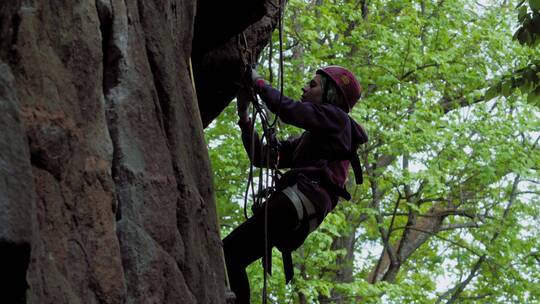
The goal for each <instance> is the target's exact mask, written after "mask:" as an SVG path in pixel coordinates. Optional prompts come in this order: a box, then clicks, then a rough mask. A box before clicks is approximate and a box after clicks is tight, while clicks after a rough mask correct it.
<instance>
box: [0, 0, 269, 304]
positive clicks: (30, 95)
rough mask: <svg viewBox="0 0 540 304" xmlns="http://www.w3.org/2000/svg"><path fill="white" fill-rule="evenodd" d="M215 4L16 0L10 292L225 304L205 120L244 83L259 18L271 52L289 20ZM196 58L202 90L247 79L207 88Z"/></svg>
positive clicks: (0, 172)
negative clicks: (218, 8)
mask: <svg viewBox="0 0 540 304" xmlns="http://www.w3.org/2000/svg"><path fill="white" fill-rule="evenodd" d="M208 2H209V1H198V2H197V1H195V0H168V1H160V0H152V1H142V0H124V1H120V0H95V1H53V0H42V1H35V0H10V1H1V2H0V130H1V132H0V269H2V271H1V272H0V278H1V279H2V281H3V282H6V280H8V281H7V282H9V283H8V284H7V285H4V286H2V287H0V290H1V291H2V292H1V293H2V302H4V300H7V303H25V302H27V303H55V304H58V303H70V304H73V303H225V299H224V294H225V277H224V276H225V275H224V268H223V262H222V251H221V240H220V236H219V230H218V226H217V219H216V210H215V202H214V199H213V187H212V175H211V169H210V165H209V160H208V155H207V150H206V143H205V142H204V137H203V121H202V120H201V117H203V119H204V121H205V123H204V125H207V124H208V123H209V122H210V121H211V120H212V119H214V118H215V117H216V116H217V115H218V114H219V112H221V110H222V109H223V108H224V107H225V106H226V105H227V103H229V102H230V100H231V99H232V98H233V97H234V95H235V94H236V90H237V88H238V86H237V83H238V80H239V78H240V75H241V73H238V71H242V65H241V60H240V57H239V55H238V51H237V49H236V48H234V47H232V46H233V45H234V43H235V42H236V40H235V39H236V37H237V35H238V34H239V33H240V32H241V31H243V30H244V29H245V28H246V27H247V26H249V25H250V24H252V23H255V22H256V23H255V24H253V25H251V26H250V27H249V29H247V30H246V36H247V37H249V38H248V39H250V40H251V43H252V44H251V46H250V47H251V48H252V52H253V53H254V54H255V55H254V56H256V55H257V54H258V53H259V52H260V50H261V49H262V46H263V45H264V44H265V43H266V42H267V41H268V38H269V35H270V34H271V31H272V29H273V27H274V26H275V23H276V20H277V19H276V17H277V15H276V9H275V8H273V9H270V10H269V9H268V7H269V4H268V2H269V1H255V0H252V1H246V0H244V1H235V2H233V3H232V4H230V6H227V8H228V10H227V11H226V12H229V13H231V14H233V13H234V12H236V14H238V16H228V15H225V16H224V15H219V16H220V17H221V19H219V18H217V17H216V16H218V14H216V13H215V11H213V10H214V8H213V7H210V5H211V3H208ZM221 5H223V4H221ZM235 6H236V7H235ZM246 6H247V7H249V8H250V10H249V11H250V12H252V13H250V14H245V13H241V12H242V9H243V8H244V9H245V7H246ZM238 9H239V10H238ZM265 14H266V15H265ZM263 15H265V16H263ZM261 18H262V19H261ZM216 19H217V20H216ZM212 20H213V21H217V22H224V24H228V27H227V28H226V29H224V30H223V31H218V32H215V31H214V32H213V31H212V30H210V29H209V28H208V24H209V22H210V21H212ZM230 20H233V21H232V22H231V21H230ZM214 25H215V24H212V26H214ZM194 35H197V36H194ZM214 36H215V37H214ZM193 43H195V44H193ZM192 50H196V52H193V54H192ZM191 57H193V62H194V64H193V65H194V66H195V74H196V75H197V80H196V82H197V85H198V86H199V87H200V88H198V89H199V92H202V91H205V92H206V91H212V89H213V84H212V82H211V81H212V79H214V77H216V76H220V77H227V74H230V73H233V71H236V72H235V73H236V74H235V75H236V76H234V77H230V76H229V78H228V81H227V82H224V83H221V84H220V87H219V90H214V92H215V93H213V94H212V93H205V94H206V95H205V94H201V93H199V98H198V99H197V96H196V94H195V91H194V88H193V84H192V80H191V78H190V68H189V66H190V64H189V62H190V58H191ZM215 67H227V68H231V69H232V70H227V69H223V68H222V69H220V70H219V73H211V75H210V71H214V70H215ZM223 90H226V91H227V93H226V94H224V93H223ZM199 106H201V109H202V108H204V109H203V110H202V111H199Z"/></svg>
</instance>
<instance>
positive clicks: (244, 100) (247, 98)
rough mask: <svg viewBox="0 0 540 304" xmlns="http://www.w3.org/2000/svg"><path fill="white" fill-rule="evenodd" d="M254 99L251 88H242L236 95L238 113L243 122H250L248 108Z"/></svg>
mask: <svg viewBox="0 0 540 304" xmlns="http://www.w3.org/2000/svg"><path fill="white" fill-rule="evenodd" d="M252 98H253V95H252V92H251V88H240V90H238V93H237V94H236V111H237V112H238V117H239V118H240V121H241V122H247V121H248V120H249V114H248V108H249V103H250V102H251V99H252Z"/></svg>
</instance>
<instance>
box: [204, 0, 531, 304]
mask: <svg viewBox="0 0 540 304" xmlns="http://www.w3.org/2000/svg"><path fill="white" fill-rule="evenodd" d="M364 4H365V5H364ZM523 5H530V7H529V8H528V10H527V12H530V14H529V15H530V16H529V17H530V18H534V16H536V15H534V11H533V10H534V9H535V7H536V6H535V5H536V2H535V1H529V2H527V3H525V4H523ZM529 9H530V11H529ZM520 10H522V9H520ZM517 13H518V12H516V10H515V7H513V6H510V5H508V4H506V1H502V0H501V1H495V0H493V1H481V3H476V2H471V1H465V0H446V1H444V0H438V1H421V0H414V1H413V0H409V1H397V0H373V1H354V0H329V1H307V0H290V1H289V3H288V6H287V9H286V16H285V35H284V38H285V41H284V49H285V52H284V55H285V61H284V63H285V73H284V74H285V81H284V84H285V90H284V91H285V94H287V95H289V96H291V97H293V98H299V96H300V92H301V91H300V90H299V88H301V87H302V86H303V84H304V83H305V82H306V81H307V80H309V77H310V75H311V74H312V73H313V71H314V70H315V69H316V68H317V67H319V66H321V65H325V64H340V65H343V66H346V67H348V68H351V69H352V70H353V71H354V72H355V74H356V75H358V76H359V79H360V81H361V83H362V84H363V87H364V93H363V101H362V102H361V103H360V104H359V105H358V106H357V107H356V108H355V109H354V111H353V113H352V114H351V115H352V116H353V117H354V118H355V119H356V120H357V121H359V122H361V123H363V124H364V126H365V127H366V128H367V129H368V133H369V135H370V142H369V143H368V144H367V145H365V146H364V147H362V148H361V150H360V151H359V152H360V153H361V157H362V159H363V163H364V167H365V169H366V170H365V171H366V172H365V174H366V176H365V180H366V182H365V183H364V184H363V185H359V186H356V185H353V184H350V185H349V190H350V192H351V193H353V199H352V200H351V202H343V201H342V202H341V203H340V204H338V207H337V208H336V209H335V210H334V211H333V212H332V213H331V214H330V215H329V216H328V217H327V218H326V219H325V221H324V222H323V224H322V225H321V227H319V229H318V230H317V231H316V232H315V233H313V234H312V235H310V236H309V237H308V239H307V241H306V243H305V244H304V245H303V246H302V247H301V249H299V250H298V251H297V252H296V253H295V254H294V256H293V259H294V261H295V266H296V269H295V272H296V276H295V279H294V281H293V284H292V285H290V286H287V287H285V286H284V285H283V274H282V271H281V265H280V263H281V262H280V259H279V257H280V256H279V254H278V253H277V251H276V250H275V252H274V254H275V257H274V275H273V276H272V277H271V278H270V285H269V286H270V291H271V293H270V297H269V299H270V301H271V302H273V303H540V289H539V288H537V286H539V284H540V253H539V250H540V249H539V248H540V234H539V232H538V229H537V227H538V225H539V224H540V221H539V216H540V206H539V204H538V200H539V198H540V195H539V193H540V189H539V186H540V175H539V172H538V164H540V151H539V149H538V137H539V136H540V133H539V130H540V119H539V117H540V113H539V112H538V108H536V107H534V106H533V104H534V103H535V102H533V101H532V100H531V97H530V96H531V93H530V92H531V90H533V89H534V90H536V89H535V87H534V88H533V86H534V84H527V85H526V86H527V87H523V88H521V89H520V90H517V91H516V90H513V89H512V88H514V87H518V86H517V84H518V82H519V81H521V80H519V79H518V76H517V74H514V75H513V76H511V77H514V78H504V77H502V78H500V79H503V81H502V82H501V83H500V86H501V87H500V90H498V89H497V90H495V91H493V89H491V90H488V88H489V87H490V86H491V85H492V83H493V82H492V81H493V79H495V78H494V77H496V76H497V75H505V73H506V71H509V70H518V68H519V67H523V66H528V64H530V63H531V62H534V60H535V58H540V56H538V54H539V53H538V50H537V49H535V48H532V47H529V46H524V45H521V44H520V43H519V42H518V41H516V40H513V39H512V34H513V29H515V28H516V26H515V20H517V19H518V16H517ZM520 16H523V13H521V15H520ZM519 18H521V19H520V20H525V19H523V18H524V17H519ZM525 27H526V28H528V29H531V30H533V31H534V30H536V29H537V28H530V27H527V26H526V25H525ZM518 31H519V29H518ZM522 35H523V34H522ZM531 37H532V36H531ZM518 39H519V38H518ZM277 41H278V40H277V33H275V37H274V46H273V49H274V50H277V49H278V45H277ZM268 55H269V54H268V49H267V50H266V51H265V53H264V54H263V56H262V59H261V66H260V67H259V72H261V73H262V74H265V73H266V77H268V78H270V75H269V69H268V68H267V67H268ZM277 55H278V54H276V52H275V51H274V52H273V59H272V61H273V66H274V68H273V69H272V70H273V76H274V77H273V79H276V75H277V69H276V68H275V66H276V64H277ZM535 66H536V67H537V66H539V65H538V64H536V65H535ZM531 67H532V65H531ZM537 76H538V75H537ZM531 77H532V76H531ZM507 79H513V80H512V81H511V82H510V84H505V83H506V82H505V81H507ZM533 80H534V79H533ZM513 81H517V82H516V83H514V82H513ZM274 82H275V85H277V82H276V81H274ZM530 83H533V82H530ZM524 85H525V84H524ZM536 85H537V82H536ZM528 86H530V87H528ZM501 92H503V93H504V94H502V95H503V98H495V99H491V100H490V98H491V97H493V96H494V95H499V94H500V93H501ZM528 99H529V100H528ZM234 114H235V113H234V104H232V105H231V106H230V107H229V108H228V109H227V110H226V111H225V113H224V114H222V115H221V116H220V117H219V118H218V120H217V121H216V122H215V123H214V124H213V125H212V126H211V127H210V128H208V130H207V134H206V135H207V140H208V142H209V146H210V151H211V158H212V164H213V167H214V172H215V185H216V190H217V191H216V197H217V201H218V207H219V213H220V216H221V219H222V220H221V223H222V229H223V232H224V234H225V233H227V232H228V231H230V229H231V228H232V227H234V226H236V225H238V224H239V223H241V221H242V212H243V211H242V206H241V203H240V202H241V201H242V197H243V191H244V187H245V182H244V180H245V177H246V176H247V168H248V163H247V158H246V155H245V152H244V151H243V147H242V145H241V141H240V138H239V131H238V128H237V127H235V125H236V117H235V116H234ZM295 132H298V130H296V129H294V128H285V127H282V134H283V135H282V136H287V134H290V133H295ZM350 180H351V181H352V180H354V179H353V178H350ZM398 244H400V245H398ZM388 251H390V252H393V253H395V254H396V255H397V256H398V257H399V259H397V260H396V261H394V263H388V261H389V258H388V255H384V254H383V253H384V252H388ZM377 265H379V266H377ZM248 273H249V276H250V281H251V286H252V292H253V299H255V303H256V302H257V299H260V292H261V286H262V270H261V266H260V263H254V264H253V265H252V266H250V268H249V270H248Z"/></svg>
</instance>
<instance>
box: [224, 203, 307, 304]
mask: <svg viewBox="0 0 540 304" xmlns="http://www.w3.org/2000/svg"><path fill="white" fill-rule="evenodd" d="M262 210H263V211H264V208H262ZM263 211H261V212H259V213H257V214H255V215H253V216H252V217H251V218H249V219H248V220H247V221H245V222H244V223H242V224H241V225H240V226H238V227H237V228H236V229H235V230H233V231H232V232H231V233H230V234H229V235H228V236H227V237H226V238H225V239H223V248H224V251H225V262H226V264H227V272H228V275H229V282H230V284H231V289H232V291H233V292H234V293H235V294H236V304H244V303H250V302H249V296H250V292H249V280H248V277H247V274H246V267H247V266H248V265H250V264H251V263H253V262H254V261H256V260H258V259H259V258H261V257H263V256H264V251H265V244H264V243H265V235H264V217H265V216H264V212H263ZM267 213H268V214H267V221H268V224H267V226H268V228H267V229H268V235H267V240H268V248H272V247H274V246H278V247H279V248H281V247H280V245H281V244H284V243H285V244H287V243H288V242H289V241H292V242H293V243H297V244H298V246H299V244H301V243H302V242H303V241H304V239H305V238H306V236H307V234H308V229H309V228H308V226H307V222H306V221H305V220H303V221H302V223H301V224H300V226H299V225H298V224H299V222H298V217H297V214H296V209H295V208H294V205H293V204H292V203H291V201H290V200H289V199H288V198H287V197H286V196H285V195H284V194H283V193H281V192H277V193H275V194H274V195H272V197H270V199H269V200H268V207H267ZM295 247H296V246H295ZM269 259H270V260H271V257H269Z"/></svg>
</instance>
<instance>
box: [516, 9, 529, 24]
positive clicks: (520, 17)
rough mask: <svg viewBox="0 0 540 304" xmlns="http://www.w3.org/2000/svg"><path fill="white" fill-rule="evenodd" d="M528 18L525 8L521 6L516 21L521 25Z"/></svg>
mask: <svg viewBox="0 0 540 304" xmlns="http://www.w3.org/2000/svg"><path fill="white" fill-rule="evenodd" d="M528 16H529V14H528V13H527V7H526V6H521V7H520V8H519V12H518V20H519V22H520V23H523V22H524V21H525V19H526V18H527V17H528Z"/></svg>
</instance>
